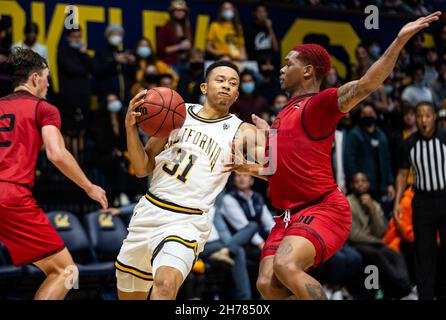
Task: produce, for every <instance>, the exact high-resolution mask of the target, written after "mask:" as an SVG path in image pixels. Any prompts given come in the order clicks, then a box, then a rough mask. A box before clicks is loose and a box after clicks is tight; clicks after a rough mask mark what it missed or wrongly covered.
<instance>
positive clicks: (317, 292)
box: [305, 283, 328, 300]
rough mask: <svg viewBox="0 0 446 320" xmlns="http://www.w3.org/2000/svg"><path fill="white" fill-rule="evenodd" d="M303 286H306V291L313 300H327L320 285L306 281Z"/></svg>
mask: <svg viewBox="0 0 446 320" xmlns="http://www.w3.org/2000/svg"><path fill="white" fill-rule="evenodd" d="M305 288H307V292H308V294H309V295H310V297H311V298H312V299H313V300H328V298H327V295H326V294H325V292H324V290H323V289H322V287H321V285H319V284H312V283H306V284H305Z"/></svg>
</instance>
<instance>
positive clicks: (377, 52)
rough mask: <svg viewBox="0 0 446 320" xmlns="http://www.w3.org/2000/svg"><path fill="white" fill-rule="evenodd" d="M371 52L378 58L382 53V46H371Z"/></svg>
mask: <svg viewBox="0 0 446 320" xmlns="http://www.w3.org/2000/svg"><path fill="white" fill-rule="evenodd" d="M369 53H370V55H371V56H372V57H373V58H375V59H378V58H379V57H380V55H381V48H380V47H378V46H371V47H370V48H369Z"/></svg>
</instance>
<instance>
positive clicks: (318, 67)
mask: <svg viewBox="0 0 446 320" xmlns="http://www.w3.org/2000/svg"><path fill="white" fill-rule="evenodd" d="M292 51H296V52H299V57H298V59H299V60H300V61H302V62H303V63H306V64H311V65H312V66H313V67H314V69H315V76H316V79H317V80H318V81H322V79H323V78H324V77H325V76H326V75H327V74H328V72H329V71H330V69H331V58H330V54H329V53H328V52H327V50H325V49H324V48H323V47H322V46H320V45H318V44H315V43H307V44H300V45H297V46H295V47H294V48H293V50H292Z"/></svg>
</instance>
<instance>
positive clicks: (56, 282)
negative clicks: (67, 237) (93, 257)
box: [33, 248, 79, 300]
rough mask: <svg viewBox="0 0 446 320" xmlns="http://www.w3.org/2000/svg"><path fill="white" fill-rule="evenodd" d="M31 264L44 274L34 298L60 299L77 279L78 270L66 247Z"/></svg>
mask: <svg viewBox="0 0 446 320" xmlns="http://www.w3.org/2000/svg"><path fill="white" fill-rule="evenodd" d="M33 264H34V265H35V266H36V267H38V268H39V269H40V270H42V271H43V272H44V273H45V275H46V279H45V280H44V281H43V283H42V284H41V285H40V287H39V289H38V290H37V292H36V295H35V296H34V299H35V300H61V299H63V298H64V297H65V295H66V294H67V293H68V291H69V290H70V289H71V288H72V287H73V285H74V284H75V283H76V282H77V280H78V275H79V271H78V269H77V267H76V265H75V263H74V261H73V258H72V257H71V254H70V253H69V252H68V249H67V248H65V249H63V250H62V251H60V252H58V253H56V254H54V255H52V256H49V257H46V258H44V259H42V260H39V261H36V262H34V263H33Z"/></svg>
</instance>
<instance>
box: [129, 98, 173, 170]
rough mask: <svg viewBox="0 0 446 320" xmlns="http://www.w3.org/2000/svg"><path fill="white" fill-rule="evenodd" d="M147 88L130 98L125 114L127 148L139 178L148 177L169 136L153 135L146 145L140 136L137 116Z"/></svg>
mask: <svg viewBox="0 0 446 320" xmlns="http://www.w3.org/2000/svg"><path fill="white" fill-rule="evenodd" d="M146 93H147V90H143V91H141V92H139V93H138V94H137V95H136V96H134V97H133V99H132V100H130V104H129V108H128V109H127V114H126V116H125V130H126V132H127V149H128V151H129V158H130V162H131V163H132V165H133V167H134V168H135V174H136V176H137V177H138V178H143V177H147V176H148V175H149V174H150V173H151V172H152V171H153V169H154V168H155V157H156V156H157V155H158V154H159V153H160V152H161V151H162V150H163V147H164V145H165V144H166V142H167V138H156V137H151V138H150V139H149V141H148V142H147V144H146V146H145V147H144V145H143V144H142V142H141V139H140V138H139V134H138V129H137V126H136V117H138V116H140V115H141V113H140V112H138V111H136V110H137V108H138V107H140V106H142V105H143V103H144V96H145V95H146Z"/></svg>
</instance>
